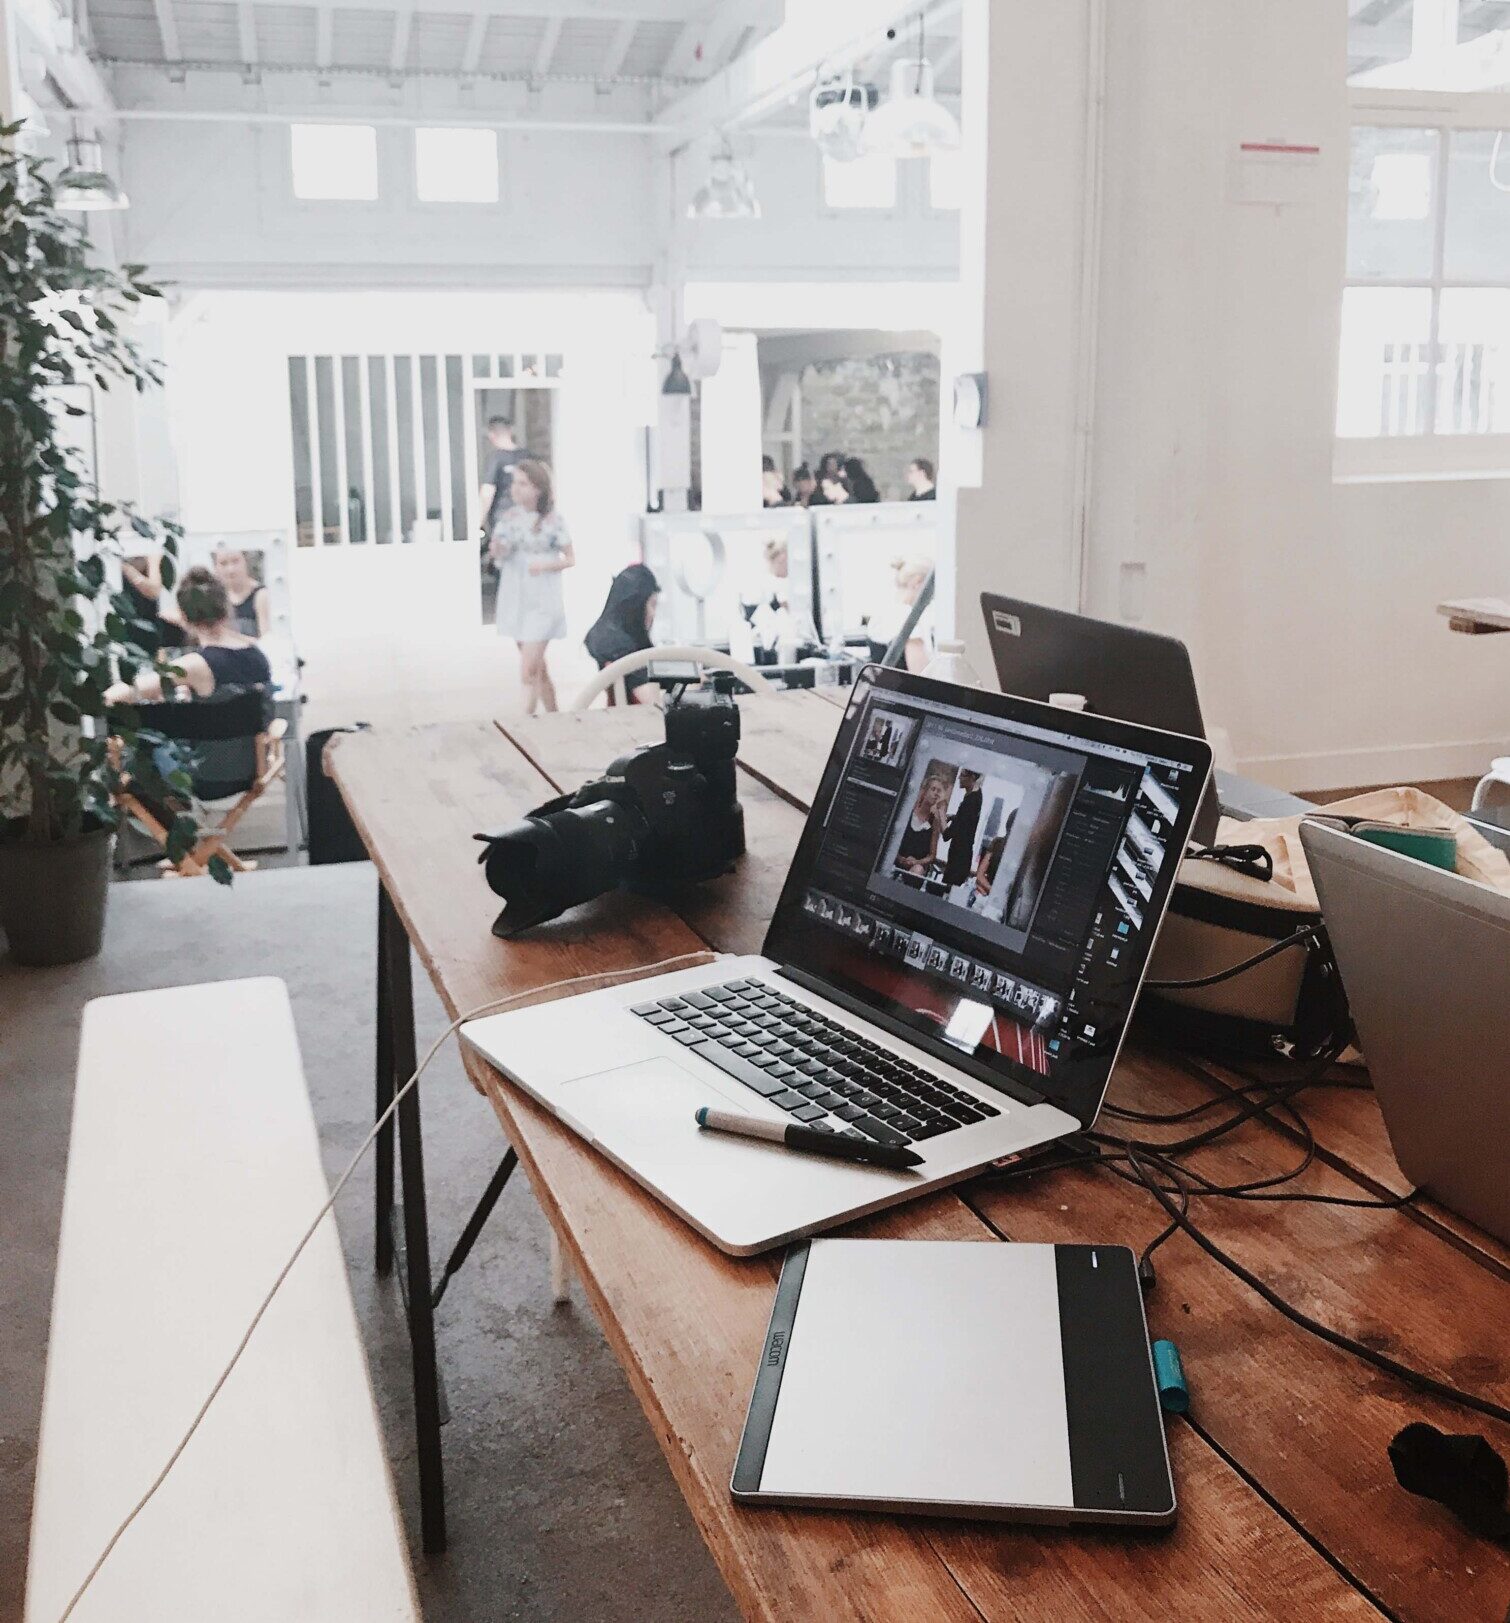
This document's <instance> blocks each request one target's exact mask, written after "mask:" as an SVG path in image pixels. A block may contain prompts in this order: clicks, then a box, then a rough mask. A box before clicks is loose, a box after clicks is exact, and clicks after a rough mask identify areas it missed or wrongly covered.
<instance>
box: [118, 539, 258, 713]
mask: <svg viewBox="0 0 1510 1623" xmlns="http://www.w3.org/2000/svg"><path fill="white" fill-rule="evenodd" d="M178 608H179V612H180V613H181V614H182V615H183V617H184V619H185V620H186V621H187V622H188V625H189V629H190V630H191V631H192V632H193V633H194V636H195V639H196V641H197V643H198V647H197V648H195V649H194V650H193V652H190V653H183V654H177V655H175V656H174V658H173V665H174V668H175V670H177V671H178V672H179V673H181V674H179V675H178V676H177V677H176V678H175V683H176V686H177V687H178V690H179V697H181V698H190V699H208V698H209V697H210V696H211V694H213V693H214V692H216V690H217V689H221V688H230V687H237V688H254V687H255V688H265V689H267V690H268V692H269V693H270V692H271V691H272V686H273V671H272V667H271V666H270V665H269V664H268V662H267V655H266V654H264V653H263V652H262V650H261V649H260V648H259V647H258V646H257V643H256V640H255V639H254V638H252V637H248V636H246V635H245V634H244V633H243V632H240V631H238V630H237V629H236V627H235V625H234V624H233V623H232V620H231V604H230V599H229V598H228V597H227V596H226V589H225V587H224V586H223V585H222V584H221V583H220V581H218V580H217V579H216V578H215V576H214V575H212V574H211V573H210V571H209V570H208V569H204V568H202V567H196V568H194V569H191V570H189V571H188V572H187V573H186V574H185V575H184V578H183V580H182V581H181V582H180V583H179V587H178ZM171 697H172V695H171V694H168V693H165V692H164V691H163V679H162V676H161V674H160V673H159V672H158V671H155V670H153V671H143V672H142V674H141V675H140V676H139V677H137V679H136V683H135V685H134V686H128V685H127V684H126V683H124V682H117V683H116V685H115V687H114V688H112V689H111V691H110V692H109V693H108V694H107V695H106V700H107V702H108V703H110V704H130V703H131V702H132V701H133V700H135V699H143V700H145V701H147V702H148V703H149V704H150V703H153V702H155V701H156V700H159V699H164V698H171Z"/></svg>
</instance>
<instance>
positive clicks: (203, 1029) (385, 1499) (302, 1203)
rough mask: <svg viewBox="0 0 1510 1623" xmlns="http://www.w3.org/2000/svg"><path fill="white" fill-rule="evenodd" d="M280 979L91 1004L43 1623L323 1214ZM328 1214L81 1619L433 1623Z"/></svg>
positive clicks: (70, 1200)
mask: <svg viewBox="0 0 1510 1623" xmlns="http://www.w3.org/2000/svg"><path fill="white" fill-rule="evenodd" d="M329 1192H330V1190H329V1185H328V1183H327V1182H326V1179H325V1174H324V1171H323V1169H322V1167H321V1164H320V1151H319V1144H318V1141H317V1138H316V1135H315V1124H314V1116H313V1113H312V1111H311V1109H310V1104H309V1095H308V1093H307V1091H306V1089H305V1085H304V1072H303V1067H302V1065H301V1064H300V1060H299V1047H298V1042H297V1039H296V1038H295V1035H294V1024H293V1015H292V1011H291V1010H290V1008H289V1002H288V993H287V991H286V989H285V987H284V985H283V983H282V982H281V981H277V980H245V981H225V982H221V983H219V984H216V985H209V986H184V987H178V988H175V989H173V990H170V991H163V992H140V993H133V994H130V995H127V996H122V997H107V998H98V999H96V1000H95V1001H94V1002H92V1003H91V1004H89V1006H88V1008H87V1009H86V1010H85V1014H84V1022H83V1037H82V1044H81V1048H80V1053H79V1070H78V1088H77V1092H76V1094H75V1098H74V1111H73V1135H72V1140H71V1143H70V1146H69V1155H68V1177H67V1185H66V1189H65V1192H64V1197H63V1225H62V1233H61V1237H60V1241H59V1246H58V1271H57V1281H56V1285H55V1287H54V1292H53V1308H52V1334H51V1340H50V1342H49V1345H48V1350H47V1383H46V1390H45V1394H44V1397H43V1404H42V1430H41V1441H40V1445H39V1447H38V1456H37V1479H36V1496H35V1505H34V1509H33V1513H32V1526H31V1557H30V1567H29V1571H28V1575H27V1593H26V1623H57V1619H58V1618H59V1616H60V1615H61V1614H62V1611H63V1609H64V1607H65V1606H66V1605H67V1604H68V1601H69V1598H70V1597H71V1596H72V1594H73V1592H74V1590H75V1589H76V1588H77V1586H78V1584H79V1583H80V1581H81V1580H82V1579H83V1576H84V1574H85V1573H86V1572H87V1571H88V1569H89V1567H90V1565H91V1564H92V1562H93V1561H94V1558H95V1556H96V1555H97V1554H98V1553H99V1551H100V1549H101V1548H102V1547H103V1545H104V1543H105V1541H106V1540H107V1539H108V1538H109V1536H110V1534H111V1533H112V1532H113V1531H114V1530H115V1528H116V1526H117V1524H118V1523H119V1522H120V1521H121V1519H122V1518H123V1517H124V1516H125V1514H126V1512H127V1511H128V1510H129V1509H130V1508H131V1506H132V1505H134V1504H135V1503H136V1501H137V1499H138V1498H139V1497H140V1496H141V1494H142V1493H143V1492H144V1490H145V1489H146V1487H147V1485H148V1484H149V1483H150V1482H151V1481H152V1479H153V1478H154V1477H155V1476H156V1474H157V1472H158V1471H159V1470H160V1469H161V1467H162V1465H163V1463H164V1461H165V1460H166V1459H167V1457H168V1455H169V1454H170V1453H171V1451H172V1449H173V1448H174V1446H175V1445H176V1444H177V1442H178V1440H179V1438H180V1437H181V1436H182V1434H183V1432H184V1430H185V1428H186V1427H187V1426H188V1424H189V1422H190V1420H191V1419H192V1418H193V1416H194V1414H195V1412H196V1411H197V1409H198V1408H199V1405H200V1404H201V1403H202V1402H203V1401H204V1397H205V1395H206V1393H207V1392H208V1391H209V1389H210V1387H211V1385H212V1384H213V1382H214V1380H215V1378H216V1376H217V1375H218V1374H219V1373H220V1371H221V1369H222V1368H223V1367H224V1364H225V1362H226V1360H227V1359H228V1358H229V1357H230V1355H231V1353H232V1351H233V1350H234V1348H235V1346H236V1343H237V1341H238V1340H239V1339H240V1337H241V1334H242V1332H243V1331H244V1329H245V1327H246V1325H247V1323H248V1321H249V1320H250V1318H251V1316H252V1314H253V1313H254V1312H255V1310H256V1308H257V1304H258V1303H259V1302H260V1301H261V1299H262V1297H263V1296H264V1295H265V1294H266V1292H267V1289H268V1287H269V1286H270V1285H271V1284H272V1281H273V1279H274V1278H275V1276H276V1275H277V1272H278V1270H279V1268H280V1267H281V1266H282V1265H283V1263H284V1262H285V1260H286V1259H287V1257H288V1254H289V1253H290V1251H292V1249H293V1247H294V1246H295V1244H296V1243H297V1242H298V1239H299V1236H300V1235H301V1234H302V1233H303V1231H304V1230H305V1229H306V1228H307V1227H308V1225H309V1222H310V1219H311V1218H312V1217H313V1215H314V1213H315V1212H316V1211H317V1210H318V1209H319V1207H320V1205H321V1203H322V1202H323V1201H324V1200H325V1199H326V1198H327V1197H328V1195H329ZM418 1617H419V1606H418V1602H417V1599H416V1596H415V1593H414V1581H413V1576H412V1573H411V1571H410V1567H409V1558H408V1550H407V1546H406V1544H405V1540H404V1533H403V1528H402V1524H401V1521H400V1516H399V1510H398V1506H397V1502H396V1500H395V1497H394V1493H393V1483H392V1479H391V1477H390V1475H389V1470H388V1461H387V1457H386V1455H385V1452H384V1448H383V1442H382V1437H381V1434H380V1431H379V1427H378V1417H377V1412H376V1408H375V1406H374V1403H373V1397H372V1388H371V1384H370V1382H369V1380H368V1374H367V1364H366V1360H365V1357H364V1355H363V1351H362V1343H361V1339H360V1336H359V1333H358V1329H357V1323H356V1315H355V1312H354V1311H353V1308H352V1303H351V1292H350V1288H349V1285H348V1283H347V1279H346V1269H345V1264H344V1262H343V1260H342V1256H341V1246H340V1240H339V1237H338V1235H337V1233H336V1230H335V1222H334V1217H333V1216H332V1217H330V1218H327V1219H326V1221H325V1222H324V1223H323V1224H322V1225H321V1228H320V1230H319V1232H318V1233H317V1234H316V1235H315V1236H314V1238H313V1239H312V1240H311V1241H310V1244H309V1246H308V1248H307V1249H306V1250H305V1252H304V1255H303V1256H302V1257H301V1258H300V1259H299V1261H298V1263H297V1264H296V1265H295V1267H294V1270H293V1272H292V1273H291V1274H290V1275H289V1277H288V1279H287V1281H286V1282H285V1283H284V1285H283V1288H282V1290H281V1291H280V1292H279V1294H278V1296H277V1298H276V1299H275V1300H274V1302H273V1304H272V1306H271V1307H270V1308H269V1309H268V1312H267V1316H266V1317H265V1318H264V1319H263V1321H262V1323H261V1324H260V1325H259V1326H258V1328H257V1332H256V1334H255V1335H254V1336H253V1337H252V1340H251V1343H250V1344H249V1345H248V1347H247V1349H246V1352H245V1353H244V1354H243V1356H242V1359H241V1363H240V1364H239V1365H238V1367H237V1368H236V1370H235V1372H234V1373H233V1374H232V1376H231V1378H230V1380H229V1381H228V1382H227V1383H226V1386H225V1388H224V1390H223V1391H222V1392H221V1394H220V1396H219V1397H218V1398H217V1399H216V1401H215V1403H214V1405H213V1407H212V1408H211V1409H210V1411H209V1413H208V1414H207V1415H206V1417H205V1420H204V1424H203V1425H202V1426H201V1427H200V1429H199V1432H198V1434H197V1435H196V1436H195V1437H194V1439H193V1441H192V1442H191V1443H190V1444H189V1446H188V1448H187V1450H186V1451H185V1453H184V1455H183V1457H182V1458H181V1459H180V1460H179V1462H178V1464H177V1465H176V1466H175V1467H174V1469H173V1471H172V1472H171V1474H170V1475H169V1476H168V1478H167V1480H166V1482H164V1484H163V1486H162V1487H161V1488H160V1489H159V1491H158V1493H157V1496H156V1497H155V1498H154V1499H153V1500H152V1501H151V1503H150V1504H148V1506H147V1507H146V1509H145V1510H143V1512H142V1513H141V1515H140V1516H139V1517H138V1518H137V1520H136V1522H135V1523H134V1524H133V1525H132V1526H131V1527H130V1528H129V1529H128V1531H127V1532H126V1535H125V1537H124V1538H123V1539H122V1540H121V1542H120V1544H119V1545H117V1547H116V1549H115V1551H114V1552H113V1553H112V1555H111V1556H110V1559H109V1560H108V1561H107V1562H106V1563H105V1566H104V1567H103V1569H102V1570H101V1572H100V1574H99V1576H98V1577H97V1578H96V1579H95V1580H94V1583H93V1584H92V1585H91V1586H90V1589H89V1590H88V1592H87V1593H86V1594H85V1596H84V1598H83V1600H82V1601H81V1602H80V1603H79V1606H78V1609H77V1610H76V1611H75V1613H74V1623H203V1620H204V1619H206V1618H214V1619H216V1620H217V1623H243V1620H244V1623H390V1620H391V1623H416V1620H417V1619H418Z"/></svg>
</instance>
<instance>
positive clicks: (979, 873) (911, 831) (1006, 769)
mask: <svg viewBox="0 0 1510 1623" xmlns="http://www.w3.org/2000/svg"><path fill="white" fill-rule="evenodd" d="M951 753H953V752H951ZM959 753H960V754H961V755H966V754H968V758H967V759H958V758H956V759H950V758H948V757H947V756H942V755H940V756H933V755H931V754H930V755H926V756H925V755H923V754H922V752H921V751H920V752H919V756H920V757H921V759H917V760H915V762H914V769H913V772H912V774H911V780H912V781H911V782H910V783H909V784H908V786H907V790H906V791H905V792H904V794H903V795H902V797H901V799H900V801H899V804H898V810H897V813H896V816H895V818H894V821H893V824H892V831H891V837H890V839H889V840H888V841H887V851H886V856H885V858H884V859H883V872H885V873H886V875H887V877H888V878H889V879H890V880H891V881H892V882H893V883H895V884H900V885H902V886H905V887H906V888H907V889H908V890H911V891H914V892H921V893H922V895H923V896H926V897H928V898H930V899H936V901H937V902H942V903H944V904H946V905H947V906H948V907H949V908H950V909H954V908H959V909H962V910H964V912H965V913H966V914H967V915H970V914H973V915H974V916H975V918H976V919H977V920H978V921H980V922H982V923H984V922H986V921H990V922H991V923H996V924H1001V925H1004V926H1005V927H1006V928H1008V929H1009V930H1013V931H1020V932H1026V931H1027V930H1028V929H1029V927H1030V926H1031V924H1032V919H1033V914H1034V912H1035V910H1036V908H1037V904H1038V898H1039V895H1040V893H1041V891H1042V888H1043V881H1044V877H1045V874H1046V872H1047V869H1048V866H1049V859H1050V858H1051V857H1052V855H1053V852H1054V847H1055V845H1056V843H1057V840H1058V836H1059V832H1060V828H1061V826H1062V824H1063V821H1064V813H1065V811H1066V810H1067V808H1068V803H1069V799H1070V793H1071V791H1072V790H1073V787H1074V779H1073V777H1071V776H1069V775H1068V774H1062V773H1057V772H1053V771H1049V770H1045V769H1044V768H1042V767H1037V766H1034V765H1032V764H1029V763H1025V762H1019V761H1015V760H1010V759H1003V758H1001V757H992V756H989V755H985V754H984V753H982V754H981V755H980V756H979V757H978V758H977V755H976V752H973V751H971V752H964V751H961V752H959Z"/></svg>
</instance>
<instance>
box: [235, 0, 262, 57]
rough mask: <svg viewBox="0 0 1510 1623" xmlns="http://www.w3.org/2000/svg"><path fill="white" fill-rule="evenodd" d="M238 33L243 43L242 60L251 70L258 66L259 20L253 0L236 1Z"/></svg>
mask: <svg viewBox="0 0 1510 1623" xmlns="http://www.w3.org/2000/svg"><path fill="white" fill-rule="evenodd" d="M236 32H237V33H238V35H239V36H240V41H241V60H242V61H243V62H245V63H246V65H247V66H248V67H249V68H254V67H256V66H257V19H256V18H255V17H254V16H253V15H252V0H236Z"/></svg>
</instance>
